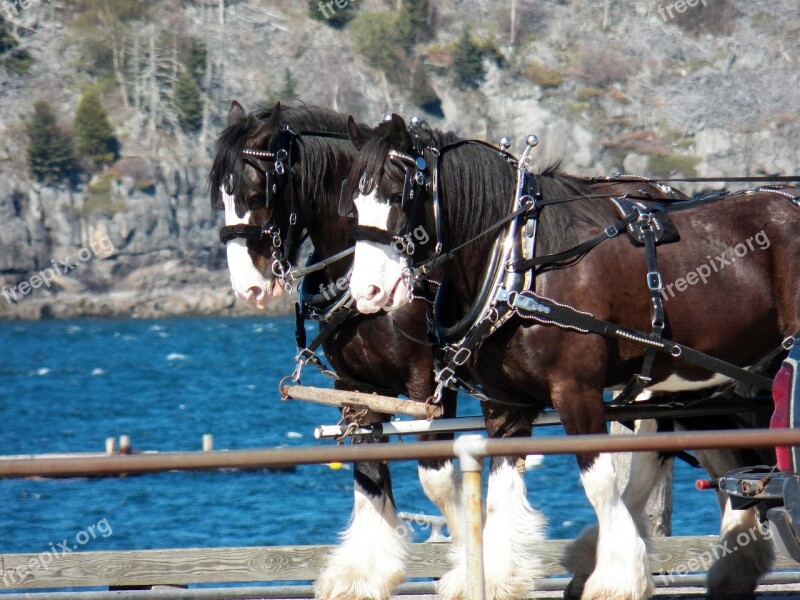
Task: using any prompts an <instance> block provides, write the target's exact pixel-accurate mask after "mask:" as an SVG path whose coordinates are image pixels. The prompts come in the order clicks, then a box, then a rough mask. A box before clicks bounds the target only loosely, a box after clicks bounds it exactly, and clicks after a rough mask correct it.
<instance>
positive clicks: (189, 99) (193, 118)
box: [174, 72, 203, 133]
mask: <svg viewBox="0 0 800 600" xmlns="http://www.w3.org/2000/svg"><path fill="white" fill-rule="evenodd" d="M174 102H175V109H176V110H177V111H178V121H179V123H180V126H181V129H183V130H184V131H185V132H187V133H195V132H197V131H199V130H200V128H201V127H202V126H203V96H202V94H201V93H200V88H199V87H198V86H197V82H195V80H194V78H193V77H192V76H191V75H190V74H189V73H185V72H184V73H181V75H180V77H179V78H178V83H177V84H176V85H175V96H174Z"/></svg>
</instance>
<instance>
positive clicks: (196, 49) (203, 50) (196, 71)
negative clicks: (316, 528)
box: [186, 37, 208, 86]
mask: <svg viewBox="0 0 800 600" xmlns="http://www.w3.org/2000/svg"><path fill="white" fill-rule="evenodd" d="M207 55H208V48H207V47H206V44H205V42H204V41H203V40H200V39H197V38H194V37H193V38H191V40H190V42H189V50H188V52H187V57H186V70H187V71H188V72H189V74H190V75H191V76H192V77H193V78H194V80H195V82H196V83H197V85H198V86H202V85H203V77H204V76H205V74H206V57H207Z"/></svg>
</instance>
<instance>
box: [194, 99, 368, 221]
mask: <svg viewBox="0 0 800 600" xmlns="http://www.w3.org/2000/svg"><path fill="white" fill-rule="evenodd" d="M271 116H272V109H270V110H264V111H261V112H258V113H250V114H248V115H247V116H246V117H245V118H244V119H242V120H241V121H239V122H238V123H234V124H233V125H230V126H229V127H227V128H225V129H224V130H223V131H222V133H221V134H220V136H219V138H218V139H217V144H216V152H215V156H214V162H213V164H212V166H211V171H210V173H209V176H208V186H209V187H210V191H211V203H212V208H217V207H218V206H219V203H220V191H219V190H220V187H221V186H222V185H224V184H225V182H226V178H227V177H228V176H230V174H233V193H234V196H235V197H237V198H240V197H242V193H243V192H244V191H245V186H247V185H248V183H249V181H248V180H247V178H246V177H243V176H242V175H243V171H244V164H245V163H244V161H243V160H242V150H243V149H244V148H245V146H246V144H247V140H248V139H249V138H250V137H251V136H252V135H253V134H254V133H255V132H256V131H257V130H258V128H259V127H260V126H261V125H263V124H264V123H265V122H266V121H267V120H268V119H269V118H270V117H271ZM281 124H286V125H289V127H291V128H292V129H293V130H294V131H295V132H297V133H300V132H302V131H315V132H328V133H342V134H346V133H347V120H346V117H345V116H344V115H342V114H340V113H337V112H334V111H332V110H328V109H325V108H320V107H317V106H303V107H287V106H284V107H282V108H281ZM274 141H275V136H270V143H269V144H268V146H269V147H267V148H258V149H259V150H269V149H272V148H273V147H274V146H273V145H274ZM298 143H299V146H300V148H301V152H302V157H301V160H300V161H299V167H300V172H299V173H297V174H296V175H297V176H298V177H299V178H300V180H301V189H300V193H301V195H302V196H304V197H306V198H313V199H314V200H316V201H317V202H319V203H320V204H322V205H324V204H325V203H326V202H327V201H328V200H329V198H328V197H327V194H323V193H322V192H323V191H324V190H325V189H326V188H325V185H324V184H323V183H324V182H323V180H324V178H325V175H326V173H327V172H328V171H329V170H331V169H338V168H340V167H341V166H342V161H348V160H349V159H350V157H351V156H352V155H353V154H354V153H355V150H354V148H353V147H352V144H351V143H350V142H349V141H347V140H346V139H345V140H341V141H339V140H336V139H335V138H322V137H314V136H301V137H300V139H299V142H298ZM331 150H333V151H331Z"/></svg>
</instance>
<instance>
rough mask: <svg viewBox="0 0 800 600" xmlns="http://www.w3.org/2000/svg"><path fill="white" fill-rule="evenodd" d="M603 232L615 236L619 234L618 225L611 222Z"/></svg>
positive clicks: (611, 236)
mask: <svg viewBox="0 0 800 600" xmlns="http://www.w3.org/2000/svg"><path fill="white" fill-rule="evenodd" d="M605 234H606V235H607V236H608V237H610V238H614V237H617V236H618V235H619V227H617V225H616V224H615V223H612V224H611V225H609V226H608V227H606V228H605Z"/></svg>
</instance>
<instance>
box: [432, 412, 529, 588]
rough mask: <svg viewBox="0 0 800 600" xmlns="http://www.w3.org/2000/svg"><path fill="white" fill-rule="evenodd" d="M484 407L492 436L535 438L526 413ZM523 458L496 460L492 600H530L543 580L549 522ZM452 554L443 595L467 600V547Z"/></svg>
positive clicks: (489, 552) (487, 561)
mask: <svg viewBox="0 0 800 600" xmlns="http://www.w3.org/2000/svg"><path fill="white" fill-rule="evenodd" d="M483 408H484V415H485V417H486V429H487V432H488V434H489V436H490V437H529V436H530V434H531V418H530V415H529V414H527V412H523V411H509V410H507V409H505V408H500V407H497V406H494V407H492V406H490V405H488V404H484V406H483ZM519 458H521V457H507V458H495V459H492V461H491V468H490V471H489V484H488V495H487V497H486V522H485V524H484V528H483V548H484V550H483V557H484V558H483V562H484V573H485V586H486V598H487V600H512V599H513V600H516V599H519V598H525V597H527V595H528V594H529V593H530V592H531V590H533V584H534V580H535V579H537V578H538V577H540V576H541V575H542V564H541V559H540V557H539V556H538V554H537V549H538V546H539V542H541V540H542V539H544V532H545V520H544V518H543V517H542V515H541V514H540V513H539V512H537V511H535V510H534V509H533V508H532V507H531V505H530V504H529V503H528V499H527V495H526V488H525V481H524V477H523V474H524V470H522V469H520V468H518V460H519ZM462 526H463V523H462ZM462 539H463V538H462ZM452 552H453V564H454V567H453V569H452V570H451V571H450V572H448V573H447V574H446V575H445V576H444V577H443V578H442V579H441V580H440V582H439V588H438V591H439V595H440V596H441V597H442V598H446V599H450V598H464V597H465V593H466V591H465V585H466V581H467V576H466V564H465V558H466V557H465V553H464V547H463V545H462V544H454V545H453V550H452Z"/></svg>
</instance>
